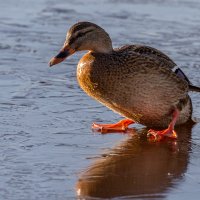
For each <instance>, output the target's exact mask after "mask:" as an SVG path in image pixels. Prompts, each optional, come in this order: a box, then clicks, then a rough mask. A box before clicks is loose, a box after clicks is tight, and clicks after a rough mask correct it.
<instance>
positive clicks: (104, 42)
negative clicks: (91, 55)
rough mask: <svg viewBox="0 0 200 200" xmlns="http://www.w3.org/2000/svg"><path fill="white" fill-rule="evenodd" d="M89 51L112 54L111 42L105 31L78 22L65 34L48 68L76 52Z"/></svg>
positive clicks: (91, 24) (86, 23)
mask: <svg viewBox="0 0 200 200" xmlns="http://www.w3.org/2000/svg"><path fill="white" fill-rule="evenodd" d="M81 50H89V51H94V52H99V53H110V52H112V50H113V48H112V41H111V39H110V37H109V35H108V33H106V32H105V30H104V29H103V28H101V27H99V26H97V25H96V24H93V23H91V22H78V23H76V24H74V25H73V26H72V27H71V28H70V29H69V31H68V32H67V36H66V40H65V42H64V45H63V47H62V48H61V50H60V52H59V53H58V54H57V55H56V56H55V57H53V58H52V59H51V60H50V62H49V66H53V65H56V64H58V63H60V62H62V61H63V60H65V59H66V58H67V57H68V56H70V55H72V54H73V53H75V52H76V51H81Z"/></svg>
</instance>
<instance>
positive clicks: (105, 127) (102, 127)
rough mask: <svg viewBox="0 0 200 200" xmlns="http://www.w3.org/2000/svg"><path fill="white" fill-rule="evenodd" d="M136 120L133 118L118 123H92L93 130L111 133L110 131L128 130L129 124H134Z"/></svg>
mask: <svg viewBox="0 0 200 200" xmlns="http://www.w3.org/2000/svg"><path fill="white" fill-rule="evenodd" d="M133 123H134V121H133V120H131V119H123V120H121V121H119V122H117V123H116V124H96V123H93V124H92V130H94V131H97V132H101V133H109V132H126V130H127V128H128V126H129V125H130V124H133Z"/></svg>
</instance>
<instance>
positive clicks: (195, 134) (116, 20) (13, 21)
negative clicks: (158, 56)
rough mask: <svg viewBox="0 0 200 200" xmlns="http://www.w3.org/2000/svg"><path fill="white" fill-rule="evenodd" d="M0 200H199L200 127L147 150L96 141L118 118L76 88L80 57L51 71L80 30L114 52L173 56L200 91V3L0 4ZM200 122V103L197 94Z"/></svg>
mask: <svg viewBox="0 0 200 200" xmlns="http://www.w3.org/2000/svg"><path fill="white" fill-rule="evenodd" d="M0 7H1V12H0V37H1V41H0V55H1V59H0V86H1V91H0V113H1V114H0V120H1V123H0V130H1V133H0V161H1V165H0V199H9V200H11V199H12V200H19V199H20V200H22V199H30V200H33V199H51V200H53V199H75V198H76V197H77V195H80V196H79V198H80V199H83V198H84V196H87V199H89V197H100V198H111V197H112V198H115V199H119V198H121V199H132V198H135V199H149V198H151V199H189V198H191V199H198V198H199V195H200V187H199V184H200V169H199V166H200V157H199V155H200V154H199V153H200V137H199V131H200V125H199V124H197V125H195V126H194V127H191V126H185V127H184V126H182V127H179V128H178V130H177V132H178V133H179V139H178V141H177V142H166V143H162V144H156V145H155V144H153V145H152V144H150V143H148V142H147V141H146V140H145V137H144V135H145V131H146V130H143V129H142V128H141V127H140V126H136V128H137V129H133V130H132V133H130V134H129V135H124V134H110V135H100V134H96V133H93V132H92V131H91V129H90V125H91V123H92V122H93V121H96V122H114V121H117V120H119V119H121V118H120V116H118V115H117V114H114V113H113V112H112V111H109V110H108V109H107V108H105V107H104V106H102V105H100V104H99V103H97V102H95V101H94V100H92V99H91V98H89V97H88V96H87V95H86V94H84V92H83V91H82V90H81V89H80V88H79V86H78V84H77V82H76V77H75V76H76V64H77V62H78V60H79V59H80V57H81V55H82V54H75V55H73V56H72V57H70V58H69V59H68V60H67V61H66V62H64V63H62V64H60V65H59V66H56V67H55V68H51V69H50V68H48V65H47V63H48V61H49V59H50V58H51V57H52V56H53V55H55V54H56V53H57V51H58V50H59V49H60V47H61V45H62V44H63V41H64V39H65V33H66V30H67V29H68V28H69V27H70V26H71V25H72V24H74V23H75V22H77V21H84V20H88V21H93V22H95V23H97V24H99V25H101V26H103V27H104V28H105V29H106V30H107V31H108V33H109V34H110V36H111V38H112V39H113V45H114V46H115V47H117V46H120V45H124V44H130V43H141V44H146V45H151V46H153V47H156V48H158V49H161V50H162V51H164V52H166V53H167V54H168V55H169V56H170V57H171V58H173V59H174V60H175V62H176V63H177V64H178V65H181V66H182V69H183V70H184V72H185V73H186V74H187V76H188V77H189V78H190V80H191V81H192V82H193V83H194V84H196V85H200V79H199V77H200V73H199V70H200V61H199V57H200V39H199V32H200V26H199V24H200V12H199V9H200V2H199V1H197V0H192V1H191V0H185V1H182V0H176V1H167V0H165V1H161V0H156V1H150V0H142V1H141V0H132V1H131V0H126V1H123V2H122V1H119V0H111V1H109V0H102V1H93V0H85V1H81V0H74V1H64V0H59V1H56V0H34V1H25V0H18V1H14V0H7V1H1V2H0ZM191 96H192V100H193V105H194V116H195V117H199V116H200V100H199V94H191Z"/></svg>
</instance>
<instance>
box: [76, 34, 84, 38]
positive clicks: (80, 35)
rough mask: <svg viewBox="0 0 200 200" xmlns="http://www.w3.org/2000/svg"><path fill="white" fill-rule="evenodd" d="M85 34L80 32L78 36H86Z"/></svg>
mask: <svg viewBox="0 0 200 200" xmlns="http://www.w3.org/2000/svg"><path fill="white" fill-rule="evenodd" d="M84 35H85V33H79V34H78V37H82V36H84ZM78 37H77V38H78Z"/></svg>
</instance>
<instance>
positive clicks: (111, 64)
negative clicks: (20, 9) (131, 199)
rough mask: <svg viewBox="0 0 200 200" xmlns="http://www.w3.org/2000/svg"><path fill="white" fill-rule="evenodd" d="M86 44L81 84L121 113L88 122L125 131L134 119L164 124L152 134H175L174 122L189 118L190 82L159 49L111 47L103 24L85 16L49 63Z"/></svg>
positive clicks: (79, 75) (80, 66) (150, 124)
mask: <svg viewBox="0 0 200 200" xmlns="http://www.w3.org/2000/svg"><path fill="white" fill-rule="evenodd" d="M81 50H89V52H88V53H86V54H85V55H84V56H83V57H82V58H81V60H80V61H79V64H78V67H77V79H78V82H79V84H80V86H81V88H82V89H83V90H84V91H85V92H86V93H87V94H88V95H89V96H91V97H93V98H94V99H96V100H97V101H99V102H101V103H102V104H104V105H105V106H107V107H108V108H110V109H112V110H113V111H115V112H118V113H119V114H121V115H122V116H124V117H126V119H124V120H121V121H120V122H118V123H117V124H102V125H100V124H93V126H92V127H93V128H94V129H99V130H101V131H102V132H105V131H115V130H118V131H120V130H121V131H123V130H124V131H125V130H126V129H127V128H128V126H129V125H130V124H132V123H134V122H137V123H140V124H143V125H146V126H148V127H154V128H156V129H160V128H164V130H160V131H155V130H152V129H151V130H149V132H148V134H149V135H151V136H154V137H155V138H157V139H159V140H160V139H162V138H163V137H170V138H176V137H177V135H176V133H175V131H174V126H175V124H176V125H180V124H183V123H186V122H187V121H189V120H191V115H192V103H191V99H190V97H189V95H188V92H189V91H198V92H200V88H198V87H195V86H192V85H191V84H190V82H189V80H188V79H187V77H186V76H185V74H184V73H183V72H182V71H181V70H180V69H179V68H178V67H177V66H176V64H175V63H174V62H173V61H172V60H171V59H170V58H169V57H168V56H166V55H165V54H164V53H162V52H160V51H158V50H157V49H154V48H152V47H148V46H141V45H127V46H124V47H121V48H119V49H113V47H112V41H111V39H110V37H109V35H108V33H106V32H105V30H104V29H103V28H101V27H99V26H97V25H96V24H93V23H90V22H79V23H77V24H75V25H73V26H72V27H71V28H70V29H69V31H68V33H67V37H66V41H65V43H64V46H63V47H62V49H61V50H60V52H59V53H58V55H57V56H55V57H53V58H52V59H51V61H50V63H49V65H50V66H52V65H55V64H58V63H60V62H62V61H63V60H64V59H65V58H67V57H68V56H70V55H72V54H73V53H75V52H76V51H81Z"/></svg>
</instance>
